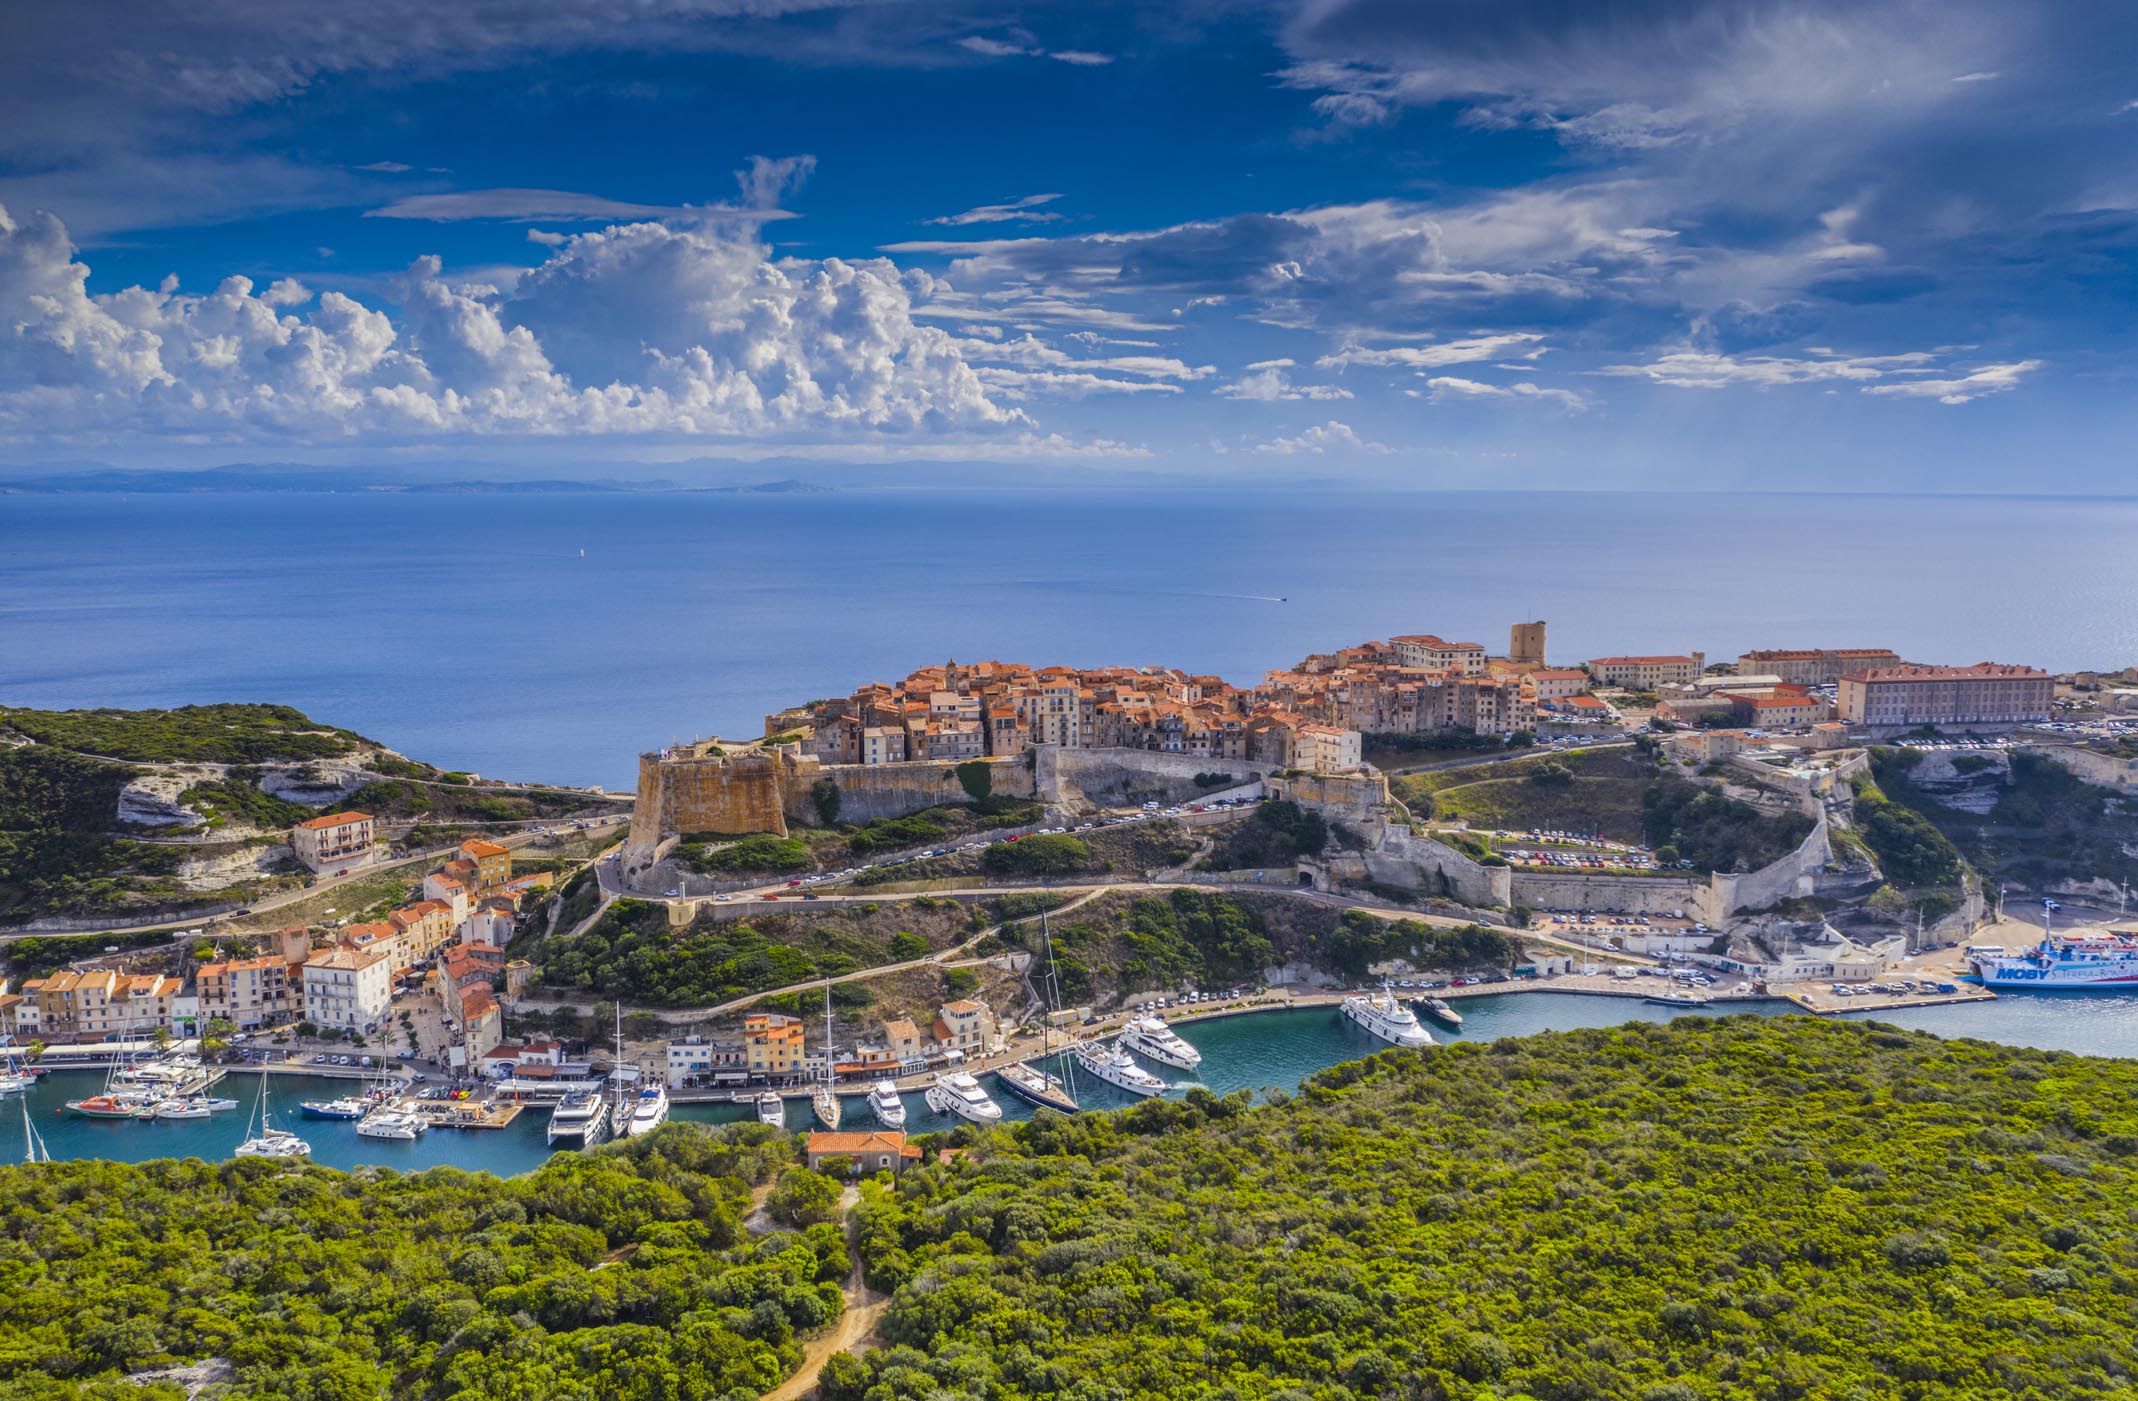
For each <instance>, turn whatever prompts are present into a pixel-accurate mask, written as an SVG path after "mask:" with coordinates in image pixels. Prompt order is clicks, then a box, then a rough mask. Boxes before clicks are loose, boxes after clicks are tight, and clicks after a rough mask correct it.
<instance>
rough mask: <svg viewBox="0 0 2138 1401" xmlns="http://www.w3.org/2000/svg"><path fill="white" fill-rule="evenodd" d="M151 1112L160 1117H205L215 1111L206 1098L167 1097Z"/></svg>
mask: <svg viewBox="0 0 2138 1401" xmlns="http://www.w3.org/2000/svg"><path fill="white" fill-rule="evenodd" d="M150 1112H151V1113H153V1114H154V1115H155V1116H156V1117H157V1118H159V1119H205V1118H207V1117H208V1116H209V1115H210V1114H212V1113H213V1112H214V1111H213V1110H211V1109H210V1108H209V1107H208V1105H207V1103H206V1101H204V1100H198V1099H167V1100H164V1101H163V1102H162V1103H160V1104H158V1105H157V1106H156V1107H155V1109H153V1110H152V1111H150Z"/></svg>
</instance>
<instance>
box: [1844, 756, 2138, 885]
mask: <svg viewBox="0 0 2138 1401" xmlns="http://www.w3.org/2000/svg"><path fill="white" fill-rule="evenodd" d="M1919 755H1920V751H1917V750H1909V749H1874V750H1872V751H1871V765H1872V772H1873V775H1874V776H1875V777H1876V779H1877V781H1878V788H1879V791H1880V792H1881V793H1882V794H1883V795H1884V796H1885V797H1886V798H1887V799H1888V800H1889V801H1890V802H1891V803H1893V804H1895V805H1898V806H1900V807H1904V808H1907V809H1910V810H1912V811H1913V812H1915V813H1917V814H1919V815H1920V816H1921V817H1922V818H1923V819H1924V820H1925V821H1927V822H1929V823H1930V824H1931V825H1932V826H1933V827H1935V828H1937V830H1938V831H1939V832H1940V833H1941V834H1943V836H1944V838H1945V839H1946V840H1947V841H1948V842H1950V843H1951V844H1952V845H1953V847H1954V848H1955V849H1956V850H1957V851H1958V852H1959V854H1960V856H1961V858H1962V859H1963V860H1965V861H1966V862H1967V864H1968V865H1970V866H1972V867H1974V868H1975V869H1976V870H1978V871H1980V872H1981V873H1982V874H1983V876H1984V878H1985V879H1988V880H1991V881H2010V882H2012V883H2014V884H2020V885H2027V886H2034V887H2040V886H2047V885H2050V884H2053V883H2055V882H2057V881H2060V880H2066V879H2071V878H2074V877H2076V878H2078V879H2082V880H2086V879H2093V878H2095V877H2100V878H2103V879H2106V880H2112V881H2138V810H2134V809H2133V805H2132V804H2130V803H2128V802H2124V801H2120V795H2119V794H2118V793H2116V792H2115V791H2114V790H2111V789H2107V788H2102V787H2100V786H2098V785H2095V784H2091V783H2087V782H2085V781H2084V780H2083V779H2081V778H2079V777H2078V775H2076V774H2074V773H2072V772H2071V771H2070V770H2069V769H2067V768H2065V767H2063V766H2062V765H2061V764H2058V763H2056V762H2055V761H2053V760H2050V759H2044V758H2042V757H2041V756H2040V755H2038V754H2033V753H2029V752H2028V751H2027V750H2025V749H2015V750H2012V751H2011V752H2010V755H2009V760H2010V763H2011V780H2010V782H2009V783H2006V784H2005V785H2003V786H2002V787H2001V789H1999V790H1998V792H1997V802H1996V806H1995V807H1993V808H1991V809H1990V811H1989V812H1988V813H1987V814H1986V815H1985V814H1978V813H1972V812H1968V811H1966V810H1964V809H1961V808H1953V807H1947V806H1946V805H1945V804H1944V803H1941V802H1939V801H1938V800H1937V799H1936V798H1935V797H1933V796H1931V795H1930V794H1928V793H1926V792H1924V791H1923V790H1922V789H1921V788H1919V787H1917V786H1916V784H1915V782H1914V779H1913V769H1914V767H1915V765H1914V764H1911V763H1909V759H1910V758H1911V757H1917V758H1919ZM1980 757H1981V756H1979V755H1971V754H1961V755H1957V756H1955V757H1954V758H1953V760H1952V763H1953V766H1954V767H1955V768H1956V769H1958V768H1960V767H1961V764H1960V761H1961V760H1963V759H1974V758H1980ZM1978 772H1979V770H1978Z"/></svg>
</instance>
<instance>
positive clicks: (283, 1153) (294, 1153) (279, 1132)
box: [237, 1129, 312, 1158]
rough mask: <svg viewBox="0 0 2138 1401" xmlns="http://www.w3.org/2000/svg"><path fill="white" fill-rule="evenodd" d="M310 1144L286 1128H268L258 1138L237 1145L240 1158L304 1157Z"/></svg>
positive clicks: (308, 1155) (307, 1154)
mask: <svg viewBox="0 0 2138 1401" xmlns="http://www.w3.org/2000/svg"><path fill="white" fill-rule="evenodd" d="M311 1153H312V1145H311V1144H309V1143H306V1142H305V1141H304V1140H303V1139H301V1138H299V1137H297V1135H295V1134H293V1133H291V1132H290V1131H289V1130H288V1129H269V1130H267V1131H266V1132H265V1133H263V1134H261V1135H260V1136H259V1137H258V1138H248V1139H246V1140H245V1141H244V1142H243V1143H240V1144H239V1145H238V1147H237V1156H238V1157H240V1158H306V1157H310V1156H311Z"/></svg>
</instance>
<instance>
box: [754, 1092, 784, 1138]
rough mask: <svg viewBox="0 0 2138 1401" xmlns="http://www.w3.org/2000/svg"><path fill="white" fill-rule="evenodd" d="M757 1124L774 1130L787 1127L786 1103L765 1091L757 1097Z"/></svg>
mask: <svg viewBox="0 0 2138 1401" xmlns="http://www.w3.org/2000/svg"><path fill="white" fill-rule="evenodd" d="M757 1122H758V1123H760V1124H770V1125H772V1126H773V1127H774V1128H780V1129H783V1128H785V1127H787V1101H786V1100H784V1099H781V1098H780V1097H779V1096H778V1095H776V1094H774V1093H773V1092H772V1091H770V1090H766V1091H765V1092H764V1093H763V1094H761V1095H759V1096H758V1097H757Z"/></svg>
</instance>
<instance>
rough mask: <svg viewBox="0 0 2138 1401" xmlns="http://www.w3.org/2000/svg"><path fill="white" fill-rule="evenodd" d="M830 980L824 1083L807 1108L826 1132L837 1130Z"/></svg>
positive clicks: (826, 994)
mask: <svg viewBox="0 0 2138 1401" xmlns="http://www.w3.org/2000/svg"><path fill="white" fill-rule="evenodd" d="M831 1086H832V1058H831V979H829V978H826V979H825V980H824V1083H823V1084H821V1085H819V1086H817V1089H816V1093H815V1094H812V1095H811V1096H810V1097H809V1108H810V1110H811V1112H812V1113H814V1114H815V1115H816V1116H817V1122H818V1123H820V1124H822V1125H823V1126H824V1127H825V1129H826V1131H827V1132H832V1133H836V1132H838V1129H839V1096H838V1095H836V1094H834V1093H833V1092H832V1088H831Z"/></svg>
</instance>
